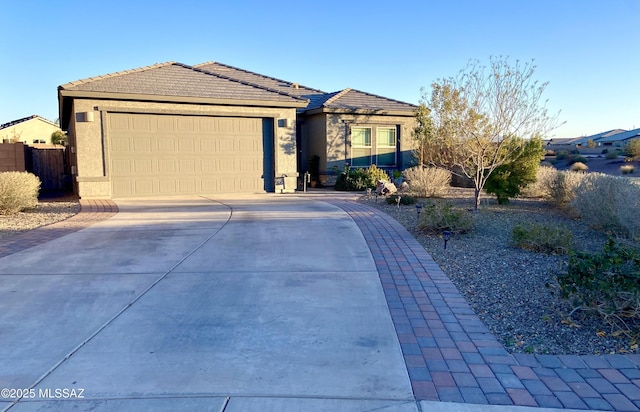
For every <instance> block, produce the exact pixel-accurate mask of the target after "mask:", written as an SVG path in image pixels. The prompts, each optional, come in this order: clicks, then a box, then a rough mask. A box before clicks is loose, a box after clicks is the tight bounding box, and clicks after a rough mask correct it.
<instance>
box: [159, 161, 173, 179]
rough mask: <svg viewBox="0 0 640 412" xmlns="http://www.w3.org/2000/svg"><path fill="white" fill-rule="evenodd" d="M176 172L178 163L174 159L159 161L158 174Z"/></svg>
mask: <svg viewBox="0 0 640 412" xmlns="http://www.w3.org/2000/svg"><path fill="white" fill-rule="evenodd" d="M175 172H176V161H175V160H174V159H158V174H161V175H162V174H167V173H175Z"/></svg>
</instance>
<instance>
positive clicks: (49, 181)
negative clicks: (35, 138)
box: [27, 147, 66, 191]
mask: <svg viewBox="0 0 640 412" xmlns="http://www.w3.org/2000/svg"><path fill="white" fill-rule="evenodd" d="M28 152H30V153H31V155H30V156H29V154H27V161H28V160H31V168H30V170H29V171H30V172H31V173H33V174H34V175H36V176H38V177H39V178H40V182H41V185H40V190H44V191H48V190H63V189H64V188H65V187H64V179H65V174H66V173H65V161H64V157H65V156H64V155H65V153H64V148H57V147H55V148H35V147H29V148H28Z"/></svg>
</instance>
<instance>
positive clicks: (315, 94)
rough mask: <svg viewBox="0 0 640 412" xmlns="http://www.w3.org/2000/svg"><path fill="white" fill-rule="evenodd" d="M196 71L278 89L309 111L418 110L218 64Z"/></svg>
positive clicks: (357, 93) (350, 91)
mask: <svg viewBox="0 0 640 412" xmlns="http://www.w3.org/2000/svg"><path fill="white" fill-rule="evenodd" d="M193 67H195V68H198V69H202V70H206V71H209V72H211V73H216V74H221V75H225V76H229V77H231V78H234V79H238V80H243V81H246V82H249V83H252V84H257V85H260V86H264V87H268V88H270V89H275V90H278V91H280V92H283V93H287V94H290V95H293V96H299V97H303V98H305V99H307V100H309V105H308V106H307V109H306V110H313V109H319V108H327V109H348V110H358V109H364V110H384V111H407V112H408V111H411V112H413V111H414V110H415V108H416V106H414V105H412V104H409V103H404V102H400V101H398V100H393V99H389V98H386V97H382V96H376V95H374V94H370V93H365V92H361V91H358V90H353V89H344V90H341V91H337V92H333V93H326V92H323V91H322V90H318V89H313V88H310V87H307V86H302V85H299V84H298V83H293V82H289V81H285V80H280V79H276V78H274V77H269V76H265V75H262V74H259V73H254V72H250V71H248V70H243V69H239V68H237V67H233V66H229V65H226V64H222V63H217V62H208V63H201V64H197V65H195V66H193Z"/></svg>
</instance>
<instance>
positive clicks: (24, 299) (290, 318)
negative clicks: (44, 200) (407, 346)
mask: <svg viewBox="0 0 640 412" xmlns="http://www.w3.org/2000/svg"><path fill="white" fill-rule="evenodd" d="M117 203H118V207H119V209H120V212H119V213H118V214H117V215H116V216H114V217H113V218H111V219H109V220H106V221H103V222H101V223H98V224H96V225H93V226H91V227H88V228H86V229H83V230H81V231H79V232H76V233H73V234H70V235H67V236H64V237H62V238H59V239H56V240H54V241H51V242H48V243H45V244H43V245H41V246H39V247H36V248H32V249H28V250H25V251H23V252H20V253H16V254H13V255H10V256H7V257H5V258H2V259H0V342H1V344H0V356H1V357H2V358H1V359H2V360H1V361H0V388H13V389H16V391H14V393H13V394H10V395H13V397H11V396H10V397H9V398H7V397H6V396H4V395H3V399H0V409H3V408H4V410H11V411H12V412H15V411H39V410H62V409H64V410H69V409H72V408H77V410H98V411H103V410H118V411H139V410H155V411H162V410H171V411H174V410H211V411H221V410H225V411H227V412H229V411H240V410H261V411H270V410H274V411H276V410H277V411H283V410H306V411H316V410H317V411H320V410H342V411H364V410H372V409H375V410H386V409H387V408H388V409H389V410H394V411H405V410H406V411H415V410H417V409H416V404H415V402H414V401H413V395H412V390H411V385H410V381H409V378H408V375H407V370H406V366H405V363H404V360H403V356H402V352H401V349H400V345H399V343H398V338H397V335H396V333H395V330H394V327H393V324H392V321H391V318H390V315H389V310H388V308H387V304H386V300H385V298H384V295H383V292H382V288H381V285H380V280H379V278H378V273H377V271H376V267H375V264H374V261H373V258H372V256H371V252H370V251H369V248H368V247H367V244H366V243H365V241H364V238H363V236H362V234H361V232H360V230H359V229H358V228H357V226H356V225H355V223H354V222H353V221H352V220H351V219H350V218H349V217H348V216H347V214H346V213H345V212H343V211H342V210H341V209H338V208H336V207H334V206H331V205H329V204H327V203H323V202H320V201H315V200H309V199H302V198H296V197H282V196H269V195H260V196H258V195H256V196H238V197H232V198H229V197H228V198H224V199H222V198H220V199H213V198H212V199H207V198H202V197H200V198H196V197H194V198H180V199H175V198H174V199H148V200H126V201H118V202H117ZM20 389H26V390H27V391H23V392H25V393H26V396H25V397H23V398H22V399H21V400H19V402H16V400H17V399H16V398H15V396H16V395H17V394H18V391H17V390H20ZM65 390H66V391H65ZM79 395H82V398H79Z"/></svg>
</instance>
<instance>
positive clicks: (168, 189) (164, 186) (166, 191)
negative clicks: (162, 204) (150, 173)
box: [158, 179, 176, 195]
mask: <svg viewBox="0 0 640 412" xmlns="http://www.w3.org/2000/svg"><path fill="white" fill-rule="evenodd" d="M158 193H159V194H161V195H171V194H174V193H176V181H175V179H169V180H164V179H160V180H159V181H158Z"/></svg>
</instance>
